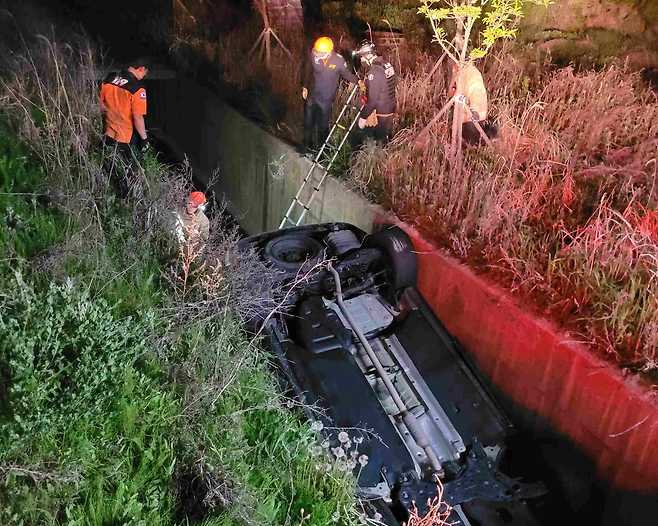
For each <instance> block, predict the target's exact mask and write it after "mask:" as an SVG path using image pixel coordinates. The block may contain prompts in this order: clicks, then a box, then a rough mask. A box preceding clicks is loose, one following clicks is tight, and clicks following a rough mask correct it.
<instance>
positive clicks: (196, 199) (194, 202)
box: [187, 192, 206, 208]
mask: <svg viewBox="0 0 658 526" xmlns="http://www.w3.org/2000/svg"><path fill="white" fill-rule="evenodd" d="M205 202H206V196H205V195H204V193H203V192H192V193H191V194H190V195H189V197H188V198H187V204H188V205H189V206H190V207H191V208H196V207H198V206H200V205H202V204H205Z"/></svg>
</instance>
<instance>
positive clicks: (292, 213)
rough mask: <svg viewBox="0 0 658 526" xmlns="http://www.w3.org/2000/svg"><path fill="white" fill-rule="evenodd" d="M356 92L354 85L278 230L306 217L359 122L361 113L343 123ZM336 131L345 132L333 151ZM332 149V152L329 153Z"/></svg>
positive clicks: (299, 223)
mask: <svg viewBox="0 0 658 526" xmlns="http://www.w3.org/2000/svg"><path fill="white" fill-rule="evenodd" d="M358 91H359V86H358V85H355V86H354V88H353V89H352V91H350V94H349V96H348V97H347V101H346V102H345V104H344V105H343V108H342V109H341V110H340V113H339V114H338V117H337V118H336V121H335V122H334V125H333V126H332V127H331V130H330V131H329V135H327V138H326V139H325V141H324V142H323V143H322V146H321V147H320V149H319V150H318V153H317V154H316V155H315V157H314V158H313V163H312V164H311V167H310V168H309V169H308V172H306V175H305V176H304V180H303V181H302V184H301V186H300V187H299V190H297V193H296V194H295V197H293V198H292V201H291V203H290V206H289V207H288V210H287V212H286V213H285V215H284V216H283V219H282V220H281V224H280V225H279V229H282V228H286V227H294V226H299V225H301V224H302V221H303V220H304V217H306V214H307V213H308V211H309V210H310V208H311V203H312V202H313V200H314V199H315V197H316V196H317V195H318V192H319V191H320V188H322V184H323V183H324V181H325V179H326V178H327V175H329V169H330V168H331V166H332V165H333V164H334V162H335V161H336V159H337V158H338V154H339V153H340V151H341V150H342V148H343V146H344V145H345V142H347V138H348V137H349V135H350V132H351V131H352V129H353V128H354V125H355V124H356V121H357V120H359V115H360V113H361V112H360V111H359V112H358V113H357V114H356V117H354V119H352V120H351V121H350V122H349V126H346V125H347V122H343V121H347V120H348V111H347V110H348V108H349V107H350V105H351V103H352V101H353V100H354V97H355V96H356V94H357V93H358ZM338 130H343V131H344V132H345V135H343V137H342V139H341V140H340V142H339V143H338V146H336V147H335V149H333V148H334V147H333V146H332V145H331V144H330V142H331V139H332V137H333V136H334V135H335V134H336V133H337V131H338ZM332 149H333V152H332V151H331V150H332ZM325 152H327V153H329V155H326V156H325ZM323 157H324V160H326V158H328V159H329V161H328V162H327V163H326V164H323V163H322V160H323ZM318 168H321V169H322V170H323V171H322V173H321V175H320V177H319V179H318V180H314V175H315V173H316V170H317V169H318ZM309 186H310V192H309V191H308V190H309ZM305 192H306V193H307V194H309V195H308V196H307V197H306V198H305V197H304V193H305Z"/></svg>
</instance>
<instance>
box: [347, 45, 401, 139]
mask: <svg viewBox="0 0 658 526" xmlns="http://www.w3.org/2000/svg"><path fill="white" fill-rule="evenodd" d="M353 55H354V56H355V57H358V58H359V59H360V60H361V65H362V66H364V67H365V68H366V72H365V84H366V103H365V105H364V106H363V109H362V110H361V115H360V117H359V121H358V130H354V134H353V135H352V139H351V143H352V147H353V148H356V147H358V146H360V145H361V143H362V142H363V141H364V140H365V139H366V138H368V137H370V138H373V139H374V140H376V141H378V142H381V143H386V142H388V140H389V139H390V138H391V132H392V130H393V117H394V116H395V110H396V99H395V84H396V81H397V78H396V74H395V69H393V66H392V65H391V64H390V63H388V62H384V59H382V58H381V57H379V56H378V55H377V53H376V52H375V45H374V44H373V43H372V42H370V41H367V40H366V41H364V42H362V43H361V45H360V46H359V47H358V48H357V49H356V50H355V51H354V52H353Z"/></svg>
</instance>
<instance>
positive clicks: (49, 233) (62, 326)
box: [0, 37, 364, 526]
mask: <svg viewBox="0 0 658 526" xmlns="http://www.w3.org/2000/svg"><path fill="white" fill-rule="evenodd" d="M24 44H25V45H27V46H28V47H26V48H25V49H22V50H21V54H20V58H19V59H18V60H17V62H16V64H15V65H14V66H13V67H12V69H10V70H8V71H9V72H8V73H7V74H5V75H4V76H3V77H2V84H1V85H0V98H1V99H2V101H3V103H6V104H5V106H4V107H5V108H6V112H5V114H4V115H3V118H6V119H7V120H8V121H9V123H10V124H9V126H7V127H3V128H2V131H3V133H2V134H0V135H1V138H0V146H1V149H0V176H1V177H2V178H1V183H2V195H0V213H1V214H2V216H3V219H4V220H6V221H8V224H9V226H10V228H9V229H4V228H3V229H2V230H0V232H1V236H2V237H0V241H1V243H0V278H1V285H0V311H1V312H2V316H0V342H2V343H0V378H1V379H2V381H1V382H0V385H1V386H2V387H1V388H0V410H1V415H0V419H1V420H0V440H1V444H0V450H2V453H1V454H0V518H1V522H2V523H3V524H5V523H6V524H19V523H24V524H34V523H54V524H59V523H66V524H109V523H122V524H123V523H144V524H173V523H188V522H194V521H197V522H198V521H205V523H207V524H211V523H214V524H224V525H226V524H290V523H293V522H303V523H304V524H305V525H308V526H311V525H314V526H324V525H326V524H327V523H328V522H329V520H330V519H332V518H335V517H336V514H338V516H339V517H340V520H339V521H338V519H336V520H335V521H334V522H338V523H339V524H341V523H342V524H346V525H347V524H359V523H363V520H364V519H362V517H361V516H360V515H359V512H358V510H357V508H356V505H355V498H354V480H353V478H352V476H351V474H349V473H346V472H344V471H337V470H333V469H332V470H330V472H326V471H324V470H321V469H320V467H321V466H324V463H322V462H321V461H320V460H319V459H317V458H316V457H314V456H313V455H312V454H311V453H310V451H311V448H312V445H313V443H314V440H315V435H314V434H313V432H312V431H311V430H310V427H309V426H308V425H307V424H306V423H304V420H303V419H302V418H300V415H298V414H296V413H293V412H291V410H290V408H289V407H288V404H287V403H286V399H285V397H284V396H283V395H282V394H281V393H280V391H279V389H278V386H277V382H276V381H275V380H274V378H273V377H272V374H271V372H270V369H269V367H268V365H269V364H268V358H267V357H266V355H264V354H263V352H262V351H261V349H260V347H259V342H258V340H257V339H254V338H252V337H251V336H249V335H247V334H246V333H245V332H244V330H243V329H242V320H243V319H246V318H249V317H252V316H254V315H255V314H256V313H259V314H260V315H262V313H263V311H265V310H267V309H270V311H271V312H273V311H274V308H275V307H276V305H277V303H276V302H278V301H280V300H278V299H277V300H276V301H275V300H274V299H273V298H276V297H277V292H276V290H273V288H272V287H270V285H269V282H268V281H267V280H264V279H262V276H263V275H264V274H266V273H268V269H263V268H262V267H261V266H259V263H257V260H256V258H254V257H250V256H249V255H248V254H246V255H245V254H242V255H238V254H237V251H236V247H235V245H236V242H237V237H238V235H237V232H236V230H235V228H233V227H228V225H226V224H225V223H224V222H222V220H221V218H219V216H220V215H221V214H218V216H217V219H215V220H214V222H213V225H212V232H213V235H212V236H211V239H210V240H209V243H208V245H207V247H205V249H204V251H203V254H202V255H201V254H199V255H198V256H194V257H198V258H199V259H198V262H197V263H195V264H188V270H193V272H189V271H188V272H187V276H186V278H185V279H186V280H187V283H186V285H185V287H184V288H183V289H181V287H180V281H179V279H180V276H181V275H180V268H181V265H182V264H183V265H184V264H185V263H184V262H181V261H180V258H179V256H181V254H179V253H178V252H176V251H175V250H174V251H173V252H172V250H171V243H170V242H169V239H168V238H169V237H170V231H169V226H168V225H169V222H168V216H169V215H170V213H171V211H172V210H173V209H174V208H175V207H176V206H177V205H178V204H179V203H181V202H183V200H184V199H185V196H186V195H187V192H188V191H189V186H190V174H189V170H188V169H186V167H182V168H181V169H178V170H171V169H168V168H167V167H164V166H163V165H161V164H160V163H158V162H157V160H155V159H153V158H149V157H147V158H146V159H144V160H143V161H142V162H141V166H140V167H139V177H137V178H136V179H135V181H133V187H132V188H131V192H130V196H131V197H130V198H129V199H128V200H125V201H118V200H117V199H116V198H115V197H114V195H113V194H112V192H111V190H110V186H109V182H108V181H107V178H106V176H105V175H104V173H103V171H102V170H101V167H102V166H103V159H102V155H101V154H100V153H97V150H96V149H95V147H94V144H95V141H96V139H95V137H96V136H97V128H95V126H97V125H98V121H97V118H96V117H97V115H98V114H97V110H96V107H95V100H96V95H95V86H94V83H93V82H92V80H91V77H89V76H88V73H89V71H90V68H91V65H92V64H94V55H93V53H92V52H91V51H89V53H87V52H86V51H85V52H81V51H80V50H81V49H82V50H90V49H91V48H90V47H89V46H88V45H86V44H85V45H83V46H82V47H80V48H76V47H73V46H71V47H69V46H64V45H62V44H61V43H58V41H57V40H56V39H54V38H51V39H48V40H44V39H43V38H41V37H39V38H38V39H37V40H36V44H34V43H32V42H25V41H24ZM16 68H18V69H16ZM46 87H48V89H45V88H46ZM74 90H76V91H74ZM74 92H75V93H76V97H75V98H73V97H71V94H72V93H74ZM74 99H75V100H74ZM58 127H61V129H60V130H57V128H58ZM15 130H18V131H19V132H20V133H19V135H20V137H21V140H22V141H23V144H26V145H27V146H28V147H29V153H27V154H26V153H25V152H23V151H22V150H21V149H20V148H17V147H15V146H14V144H13V141H12V140H11V139H10V138H9V137H8V136H9V135H12V134H13V133H14V132H15ZM57 131H58V132H59V136H58V135H57V133H56V132H57ZM183 257H184V256H183ZM284 297H285V296H284ZM294 405H295V404H293V406H294Z"/></svg>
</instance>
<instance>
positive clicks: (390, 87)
mask: <svg viewBox="0 0 658 526" xmlns="http://www.w3.org/2000/svg"><path fill="white" fill-rule="evenodd" d="M396 81H397V77H396V74H395V70H394V69H393V66H391V64H389V63H388V62H384V60H383V59H382V58H381V57H377V58H376V59H375V60H374V62H373V63H372V65H371V66H370V68H369V69H368V71H367V72H366V76H365V83H366V98H367V101H366V104H365V106H364V107H363V109H362V110H361V118H362V119H367V118H368V117H369V116H370V114H372V112H373V111H375V110H376V111H377V115H389V114H391V113H395V107H396V100H395V84H396Z"/></svg>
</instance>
